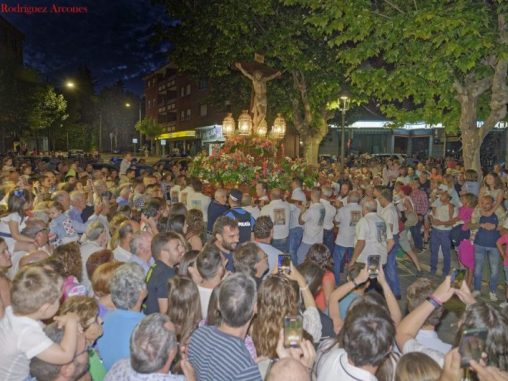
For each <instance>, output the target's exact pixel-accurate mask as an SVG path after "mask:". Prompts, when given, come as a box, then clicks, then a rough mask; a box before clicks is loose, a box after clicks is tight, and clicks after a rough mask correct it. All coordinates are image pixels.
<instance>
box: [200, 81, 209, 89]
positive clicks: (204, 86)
mask: <svg viewBox="0 0 508 381" xmlns="http://www.w3.org/2000/svg"><path fill="white" fill-rule="evenodd" d="M198 88H199V89H208V79H200V80H199V82H198Z"/></svg>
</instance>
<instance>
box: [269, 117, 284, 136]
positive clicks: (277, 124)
mask: <svg viewBox="0 0 508 381" xmlns="http://www.w3.org/2000/svg"><path fill="white" fill-rule="evenodd" d="M271 135H272V137H273V138H274V139H283V138H284V135H286V121H285V120H284V118H283V117H282V115H281V114H277V118H275V120H274V122H273V127H272V133H271Z"/></svg>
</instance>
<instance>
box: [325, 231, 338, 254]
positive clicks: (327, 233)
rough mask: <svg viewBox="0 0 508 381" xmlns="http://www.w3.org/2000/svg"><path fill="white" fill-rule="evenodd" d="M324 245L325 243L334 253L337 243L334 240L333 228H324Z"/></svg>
mask: <svg viewBox="0 0 508 381" xmlns="http://www.w3.org/2000/svg"><path fill="white" fill-rule="evenodd" d="M323 245H325V246H326V247H327V248H328V250H330V254H331V253H333V249H334V247H335V244H334V242H333V230H332V229H330V230H326V229H325V230H323Z"/></svg>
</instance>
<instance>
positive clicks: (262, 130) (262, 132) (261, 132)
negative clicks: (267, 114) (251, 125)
mask: <svg viewBox="0 0 508 381" xmlns="http://www.w3.org/2000/svg"><path fill="white" fill-rule="evenodd" d="M267 132H268V124H267V123H266V120H265V119H263V120H262V121H261V122H260V123H259V126H258V128H257V130H256V135H257V136H259V137H260V138H264V137H265V136H266V133H267Z"/></svg>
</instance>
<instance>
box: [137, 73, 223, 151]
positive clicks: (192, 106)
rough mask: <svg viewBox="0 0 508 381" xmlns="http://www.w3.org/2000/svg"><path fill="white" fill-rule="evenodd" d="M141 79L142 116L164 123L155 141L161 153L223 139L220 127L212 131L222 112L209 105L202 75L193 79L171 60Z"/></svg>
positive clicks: (196, 146) (217, 123)
mask: <svg viewBox="0 0 508 381" xmlns="http://www.w3.org/2000/svg"><path fill="white" fill-rule="evenodd" d="M143 79H144V83H145V88H144V96H145V110H146V116H147V117H149V118H152V119H154V120H156V121H157V122H158V123H159V124H161V125H162V126H163V127H164V130H165V131H166V132H165V133H164V134H162V135H161V136H159V138H158V141H159V144H160V145H161V147H162V148H163V150H164V152H165V153H175V154H184V153H190V154H194V153H196V152H198V150H200V149H201V146H202V145H209V144H216V143H221V142H223V141H224V138H223V137H222V130H221V131H220V133H216V132H217V128H218V127H220V125H221V124H222V119H223V118H224V113H223V112H217V111H215V110H214V109H213V108H212V107H211V105H210V102H209V99H208V97H209V88H208V81H207V80H206V79H202V80H198V81H196V80H194V79H193V78H191V77H190V76H189V75H187V74H185V73H181V72H179V71H178V70H177V68H176V67H175V66H174V65H171V64H168V65H165V66H163V67H162V68H160V69H158V70H156V71H155V72H153V73H150V74H149V75H147V76H145V77H144V78H143ZM202 138H203V139H202Z"/></svg>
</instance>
